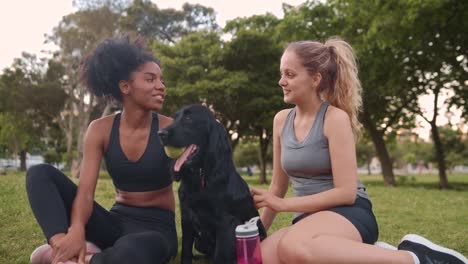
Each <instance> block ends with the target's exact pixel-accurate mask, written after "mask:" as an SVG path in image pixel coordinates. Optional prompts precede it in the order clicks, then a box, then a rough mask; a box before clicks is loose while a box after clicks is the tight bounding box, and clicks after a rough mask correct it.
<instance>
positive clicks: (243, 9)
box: [0, 0, 305, 71]
mask: <svg viewBox="0 0 468 264" xmlns="http://www.w3.org/2000/svg"><path fill="white" fill-rule="evenodd" d="M153 2H154V3H156V4H157V5H158V6H159V7H160V8H169V7H172V8H175V9H181V8H182V5H183V4H184V3H185V2H190V3H200V4H202V5H204V6H210V7H213V9H214V10H215V11H216V15H217V16H216V17H217V22H218V24H220V25H221V26H224V24H225V22H226V20H231V19H234V18H236V17H243V16H251V15H255V14H265V13H266V12H270V13H273V14H274V15H276V16H278V17H282V16H283V12H282V8H281V6H282V3H283V2H285V3H288V4H291V5H298V4H301V3H303V2H305V1H303V0H235V1H232V0H198V1H184V0H153ZM73 11H74V10H73V7H72V0H13V1H8V0H1V1H0V36H1V39H2V41H1V48H0V71H1V70H2V69H3V68H5V67H8V66H10V65H11V63H12V62H13V59H14V58H18V57H21V52H23V51H26V52H29V53H34V54H40V52H41V50H44V49H45V50H50V49H51V48H52V47H51V46H45V45H44V44H43V43H44V40H45V39H44V34H46V33H51V32H52V28H53V27H54V26H56V25H57V24H58V22H59V21H60V20H61V19H62V16H64V15H67V14H70V13H72V12H73Z"/></svg>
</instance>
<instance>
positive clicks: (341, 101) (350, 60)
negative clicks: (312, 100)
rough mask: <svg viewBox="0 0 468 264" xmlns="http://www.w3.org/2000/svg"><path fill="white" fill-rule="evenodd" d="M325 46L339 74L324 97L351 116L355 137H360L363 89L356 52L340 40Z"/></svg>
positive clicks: (323, 93) (323, 94) (333, 40)
mask: <svg viewBox="0 0 468 264" xmlns="http://www.w3.org/2000/svg"><path fill="white" fill-rule="evenodd" d="M324 46H325V47H327V48H328V49H329V50H330V53H331V57H332V60H333V57H335V58H334V59H335V62H336V65H337V73H336V82H335V87H331V89H325V90H324V91H323V92H322V96H323V98H324V99H325V100H326V101H328V102H329V103H330V104H331V105H333V106H335V107H338V108H340V109H342V110H343V111H345V112H346V113H347V114H348V115H349V118H350V119H351V127H352V129H353V133H354V136H355V137H358V136H359V135H360V130H361V125H360V123H359V121H358V115H359V112H360V111H361V106H362V98H361V91H362V88H361V82H360V81H359V78H358V68H357V63H356V56H355V53H354V50H353V48H352V47H351V45H349V44H348V43H347V42H346V41H344V40H342V39H339V38H330V39H328V40H327V41H326V42H325V44H324Z"/></svg>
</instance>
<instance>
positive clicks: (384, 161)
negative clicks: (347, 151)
mask: <svg viewBox="0 0 468 264" xmlns="http://www.w3.org/2000/svg"><path fill="white" fill-rule="evenodd" d="M362 116H363V124H364V126H365V128H366V129H367V131H368V132H369V134H370V137H371V139H372V143H373V144H374V147H375V151H376V153H377V157H378V159H379V161H380V166H381V167H382V174H383V178H384V184H385V186H395V175H394V174H393V166H392V161H391V160H390V155H389V154H388V150H387V146H386V145H385V141H384V139H383V134H382V132H380V131H378V130H377V127H376V126H375V124H374V122H373V121H372V120H371V118H370V114H369V113H368V112H367V111H366V109H365V108H364V111H363V114H362Z"/></svg>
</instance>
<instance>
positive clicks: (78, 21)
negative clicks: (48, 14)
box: [48, 5, 119, 177]
mask: <svg viewBox="0 0 468 264" xmlns="http://www.w3.org/2000/svg"><path fill="white" fill-rule="evenodd" d="M118 18H119V15H118V14H116V13H115V12H114V11H113V10H112V9H111V8H110V7H109V6H106V5H104V6H102V7H100V8H97V9H84V10H79V11H77V12H75V13H72V14H70V15H67V16H64V17H63V18H62V20H61V21H60V23H59V25H57V26H56V27H55V28H54V29H53V32H52V34H51V35H49V36H48V41H49V42H52V43H55V44H56V45H57V46H58V47H59V48H60V49H59V51H58V52H56V53H55V56H54V61H56V62H57V63H58V64H60V65H62V66H63V67H64V69H65V70H64V73H63V76H62V80H63V86H62V88H63V90H64V92H65V93H66V94H67V99H66V100H65V109H63V111H62V113H61V115H60V117H61V118H60V120H59V125H60V127H61V129H62V130H63V131H64V134H65V135H66V142H67V157H68V158H67V160H68V161H69V162H68V166H69V167H70V168H71V173H72V175H73V176H74V177H77V176H78V175H79V174H78V172H79V164H80V162H81V157H82V151H83V150H82V147H83V137H84V132H85V131H86V128H87V126H88V124H89V122H90V116H91V113H92V112H93V109H94V108H95V107H96V105H97V103H96V99H95V97H94V96H93V95H92V94H90V93H89V92H88V91H87V89H86V88H85V87H84V86H83V85H81V84H80V81H79V68H80V62H81V60H82V58H83V57H84V56H85V55H86V54H87V53H89V52H90V51H91V50H92V49H93V48H94V47H95V46H96V45H97V44H98V43H99V42H100V41H102V40H103V39H105V38H109V37H112V36H114V35H115V34H116V33H118V31H119V30H118V24H117V22H118ZM74 149H76V151H74ZM74 153H76V155H75V154H74Z"/></svg>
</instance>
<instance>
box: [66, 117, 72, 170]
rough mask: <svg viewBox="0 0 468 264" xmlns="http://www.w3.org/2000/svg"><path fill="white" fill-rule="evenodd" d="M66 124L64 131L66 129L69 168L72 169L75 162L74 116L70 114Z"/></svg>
mask: <svg viewBox="0 0 468 264" xmlns="http://www.w3.org/2000/svg"><path fill="white" fill-rule="evenodd" d="M67 121H68V122H67ZM64 123H68V125H66V126H64V127H63V129H65V136H66V138H67V167H68V168H69V169H71V168H72V161H73V127H74V126H73V114H71V113H70V114H69V115H68V120H65V122H64Z"/></svg>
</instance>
